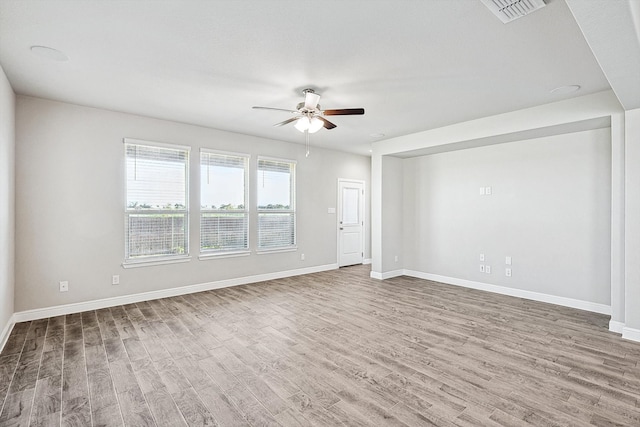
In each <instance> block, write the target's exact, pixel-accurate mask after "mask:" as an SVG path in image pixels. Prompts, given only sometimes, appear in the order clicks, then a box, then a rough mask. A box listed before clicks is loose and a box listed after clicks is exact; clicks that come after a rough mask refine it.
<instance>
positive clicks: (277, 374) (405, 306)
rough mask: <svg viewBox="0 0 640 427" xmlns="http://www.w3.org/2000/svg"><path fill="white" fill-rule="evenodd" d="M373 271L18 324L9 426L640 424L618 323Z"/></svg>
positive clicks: (8, 363)
mask: <svg viewBox="0 0 640 427" xmlns="http://www.w3.org/2000/svg"><path fill="white" fill-rule="evenodd" d="M368 276H369V269H368V268H367V267H366V266H355V267H348V268H343V269H340V270H337V271H331V272H324V273H317V274H310V275H306V276H300V277H294V278H288V279H281V280H273V281H270V282H263V283H258V284H252V285H246V286H238V287H234V288H226V289H220V290H215V291H209V292H203V293H198V294H192V295H185V296H181V297H175V298H167V299H162V300H155V301H148V302H144V303H139V304H131V305H126V306H118V307H113V308H110V309H103V310H97V311H89V312H84V313H80V314H73V315H68V316H61V317H53V318H50V319H44V320H37V321H33V322H25V323H20V324H17V325H16V326H15V328H14V330H13V332H12V334H11V336H10V338H9V341H8V343H7V345H6V347H5V349H4V351H3V352H2V353H1V354H0V405H1V409H0V425H2V426H9V425H25V426H26V425H34V426H41V425H56V426H57V425H69V426H88V425H95V426H98V425H114V426H115V425H132V426H147V425H149V426H152V425H159V426H180V425H194V426H202V425H228V426H242V425H248V426H259V425H260V426H261V425H283V426H296V425H317V426H332V425H349V426H351V425H353V426H365V425H366V426H386V425H389V426H395V425H410V426H413V425H438V426H498V425H502V426H525V425H526V426H531V425H537V426H585V425H598V426H612V425H625V426H638V425H640V366H639V365H638V360H640V344H639V343H633V342H628V341H624V340H622V339H621V338H620V337H619V335H616V334H613V333H610V332H608V331H607V322H608V317H607V316H602V315H598V314H594V313H588V312H583V311H579V310H573V309H568V308H563V307H558V306H553V305H549V304H543V303H537V302H532V301H527V300H522V299H518V298H511V297H505V296H500V295H496V294H490V293H485V292H481V291H475V290H469V289H463V288H458V287H454V286H448V285H443V284H438V283H434V282H429V281H424V280H419V279H413V278H407V277H399V278H395V279H390V280H386V281H383V282H381V281H376V280H371V279H369V278H368Z"/></svg>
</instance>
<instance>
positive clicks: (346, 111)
mask: <svg viewBox="0 0 640 427" xmlns="http://www.w3.org/2000/svg"><path fill="white" fill-rule="evenodd" d="M322 114H324V115H325V116H354V115H362V114H364V108H342V109H337V110H324V111H323V112H322Z"/></svg>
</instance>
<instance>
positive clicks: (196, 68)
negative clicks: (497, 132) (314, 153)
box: [0, 0, 640, 154]
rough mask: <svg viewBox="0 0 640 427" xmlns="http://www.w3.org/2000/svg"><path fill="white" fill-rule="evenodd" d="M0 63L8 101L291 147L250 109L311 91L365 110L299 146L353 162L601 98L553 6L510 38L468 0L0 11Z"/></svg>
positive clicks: (43, 6)
mask: <svg viewBox="0 0 640 427" xmlns="http://www.w3.org/2000/svg"><path fill="white" fill-rule="evenodd" d="M570 1H571V2H572V3H578V2H580V1H584V0H570ZM599 1H600V2H601V3H602V1H603V0H599ZM628 1H636V0H628ZM572 7H573V4H572ZM591 15H593V13H591ZM631 28H633V26H632V27H631ZM583 30H584V28H583ZM33 45H42V46H48V47H52V48H55V49H59V50H60V51H62V52H64V53H65V54H66V55H67V56H68V57H69V60H68V61H66V62H57V61H52V60H48V59H45V58H42V57H40V56H37V55H35V54H33V53H32V52H31V51H30V47H31V46H33ZM605 50H606V49H605ZM596 53H597V52H596ZM0 64H1V65H2V68H3V69H4V71H5V73H6V74H7V76H8V78H9V81H10V82H11V85H12V87H13V88H14V90H15V91H16V93H19V94H24V95H31V96H37V97H43V98H49V99H54V100H60V101H65V102H70V103H75V104H81V105H87V106H92V107H99V108H106V109H110V110H116V111H123V112H127V113H134V114H140V115H145V116H151V117H157V118H162V119H169V120H175V121H180V122H185V123H192V124H196V125H202V126H207V127H212V128H217V129H222V130H228V131H232V132H239V133H244V134H250V135H256V136H261V137H265V138H271V139H278V140H284V141H290V142H296V143H304V136H303V134H301V133H300V132H298V131H297V130H295V129H294V128H293V126H291V125H288V126H284V127H273V126H272V125H273V124H274V123H277V122H280V121H282V120H285V119H286V118H288V117H289V115H288V114H287V113H285V112H277V111H260V110H252V109H251V107H252V106H254V105H260V106H271V107H278V108H285V109H290V108H294V107H295V106H296V104H297V103H298V102H300V101H302V100H303V96H302V93H301V90H302V89H303V88H305V87H311V88H313V89H315V90H316V92H317V93H319V94H321V95H322V98H321V100H320V104H321V106H322V108H325V109H326V108H352V107H364V108H365V109H366V114H365V115H364V116H342V117H332V118H331V120H332V121H333V122H334V123H335V124H337V125H338V127H337V128H336V129H334V130H326V129H321V130H320V131H319V132H318V133H316V134H313V135H311V143H312V145H317V146H324V147H329V148H333V149H338V150H344V151H350V152H356V153H360V154H368V153H369V148H370V145H371V143H372V142H374V141H376V140H379V139H380V138H374V137H372V136H371V135H372V134H378V133H383V134H385V136H384V138H383V139H387V138H392V137H396V136H400V135H405V134H409V133H414V132H418V131H422V130H427V129H431V128H434V127H440V126H443V125H447V124H452V123H456V122H460V121H465V120H470V119H474V118H479V117H483V116H488V115H493V114H498V113H503V112H507V111H512V110H517V109H521V108H526V107H531V106H535V105H540V104H545V103H549V102H553V101H557V100H560V99H565V98H568V97H573V96H582V95H586V94H590V93H594V92H599V91H602V90H607V89H610V84H609V82H608V81H607V79H606V78H605V74H604V73H603V71H602V70H601V68H600V66H599V64H598V61H597V60H596V58H595V57H594V55H593V53H592V52H591V49H590V47H589V45H588V44H587V42H586V40H585V37H584V36H583V34H582V32H581V30H580V27H579V26H578V24H577V23H576V20H575V19H574V17H573V15H572V13H571V11H570V10H569V7H568V6H567V4H566V3H565V1H564V0H547V6H546V7H544V8H543V9H541V10H539V11H536V12H534V13H532V14H531V15H528V16H526V17H524V18H521V19H519V20H516V21H513V22H511V23H509V24H503V23H502V22H500V21H499V20H498V18H497V17H495V16H494V15H492V14H491V13H490V12H489V10H488V9H487V8H486V7H485V6H484V5H483V4H482V3H481V2H480V0H455V1H452V0H403V1H398V0H333V1H332V0H324V1H322V0H316V1H311V0H218V1H202V0H198V1H194V0H174V1H157V0H151V1H148V0H138V1H133V0H131V1H113V0H111V1H107V0H93V1H75V0H73V1H68V0H49V1H33V0H0ZM571 84H577V85H580V86H581V87H582V89H581V90H580V91H578V92H575V93H571V94H568V95H559V94H552V93H550V90H551V89H553V88H555V87H558V86H562V85H571ZM614 89H615V88H614ZM639 99H640V98H639Z"/></svg>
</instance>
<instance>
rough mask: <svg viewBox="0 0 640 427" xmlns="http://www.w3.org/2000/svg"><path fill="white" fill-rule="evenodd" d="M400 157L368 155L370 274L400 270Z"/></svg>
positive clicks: (391, 273)
mask: <svg viewBox="0 0 640 427" xmlns="http://www.w3.org/2000/svg"><path fill="white" fill-rule="evenodd" d="M403 180H404V177H403V172H402V159H399V158H396V157H390V156H380V155H377V154H375V153H374V154H373V155H372V156H371V182H372V189H371V191H372V194H371V254H372V257H373V258H372V262H371V264H372V266H371V273H370V275H371V277H372V278H374V279H388V278H390V277H395V276H399V275H401V274H402V259H403V255H402V251H403V249H402V244H403V242H402V228H403V226H402V217H403V214H402V205H403V202H402V193H403V191H402V182H403Z"/></svg>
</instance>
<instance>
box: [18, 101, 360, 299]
mask: <svg viewBox="0 0 640 427" xmlns="http://www.w3.org/2000/svg"><path fill="white" fill-rule="evenodd" d="M16 115H17V117H16V273H15V274H16V297H15V310H16V311H22V310H27V309H33V308H43V307H49V306H55V305H60V304H67V303H73V302H83V301H91V300H96V299H101V298H107V297H113V296H122V295H129V294H135V293H140V292H146V291H153V290H161V289H167V288H173V287H180V286H185V285H192V284H202V283H208V282H213V281H218V280H223V279H233V278H241V277H246V276H252V275H259V274H268V273H277V272H281V271H288V270H294V269H300V268H310V267H315V266H325V265H330V264H335V263H336V262H337V244H336V215H335V214H328V213H327V208H329V207H336V204H337V202H336V200H337V181H338V178H348V179H357V180H363V181H365V182H366V188H367V193H369V188H370V168H371V167H370V159H369V158H368V157H363V156H357V155H350V154H346V153H342V152H335V151H330V150H324V149H321V148H317V147H312V151H311V155H310V157H308V158H305V155H304V153H305V149H304V146H303V145H301V144H290V143H284V142H280V141H273V140H267V139H262V138H257V137H252V136H247V135H240V134H234V133H229V132H223V131H218V130H214V129H209V128H203V127H197V126H192V125H186V124H181V123H175V122H169V121H163V120H156V119H150V118H146V117H140V116H134V115H129V114H123V113H116V112H111V111H105V110H99V109H94V108H87V107H80V106H75V105H70V104H64V103H59V102H53V101H47V100H42V99H36V98H30V97H22V96H19V97H18V98H17V110H16ZM291 131H292V132H293V131H294V130H291ZM123 137H130V138H138V139H144V140H150V141H158V142H167V143H174V144H183V145H189V146H191V149H192V156H191V170H190V173H191V186H190V200H191V201H192V206H195V205H197V200H198V199H199V197H198V192H199V187H198V186H199V179H198V167H197V162H198V151H199V148H200V147H207V148H212V149H218V150H227V151H233V152H242V153H249V154H250V155H251V170H250V183H251V184H250V185H251V187H250V198H251V199H250V200H255V198H254V196H255V186H256V182H255V181H256V174H255V167H256V166H255V163H256V158H257V156H258V155H265V156H271V157H278V158H286V159H293V160H297V162H298V166H297V209H298V222H297V233H298V234H297V236H298V239H297V240H298V250H297V251H296V252H284V253H276V254H265V255H257V254H255V253H252V254H251V255H250V256H248V257H237V258H226V259H215V260H203V261H200V260H198V257H197V255H198V242H199V240H198V232H199V230H198V228H199V218H198V211H197V210H195V209H194V210H192V212H191V232H190V240H191V255H192V259H191V261H190V262H188V263H183V264H172V265H161V266H153V267H142V268H133V269H123V268H122V267H121V263H122V261H123V256H124V215H123V212H124V170H123V165H124V158H123V156H124V152H123V143H122V138H123ZM369 200H370V199H369V197H368V194H367V198H366V210H367V212H368V211H369V209H370V201H369ZM194 201H195V202H196V203H194ZM252 203H253V202H252ZM254 206H255V204H254ZM255 223H256V222H255V215H253V221H252V223H251V225H250V227H251V230H252V231H251V234H250V238H251V247H252V248H255V243H256V242H255V229H256V228H255ZM369 223H370V218H369V217H367V218H366V224H369ZM366 234H367V235H366V240H365V258H369V257H370V237H369V235H370V233H369V227H367V233H366ZM302 253H304V254H305V260H304V261H302V260H301V259H300V255H301V254H302ZM114 274H119V275H120V283H121V284H120V285H119V286H112V285H111V276H112V275H114ZM61 280H68V281H69V292H67V293H60V292H58V282H59V281H61Z"/></svg>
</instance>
